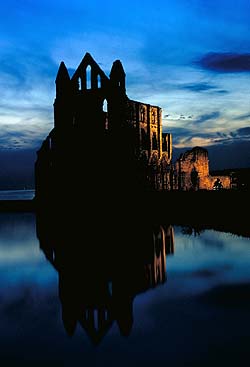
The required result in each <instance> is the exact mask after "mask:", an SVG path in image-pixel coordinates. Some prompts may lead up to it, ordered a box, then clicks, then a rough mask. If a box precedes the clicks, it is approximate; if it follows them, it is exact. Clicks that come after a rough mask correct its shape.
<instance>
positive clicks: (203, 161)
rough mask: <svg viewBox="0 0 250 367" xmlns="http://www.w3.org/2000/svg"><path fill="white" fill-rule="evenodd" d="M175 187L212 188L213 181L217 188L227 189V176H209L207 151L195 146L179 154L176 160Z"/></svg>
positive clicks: (228, 186) (228, 179)
mask: <svg viewBox="0 0 250 367" xmlns="http://www.w3.org/2000/svg"><path fill="white" fill-rule="evenodd" d="M176 175H177V180H178V183H177V188H178V189H179V190H183V191H189V190H213V189H214V185H215V182H218V183H219V185H218V187H217V188H218V189H221V188H223V189H229V188H230V187H231V180H230V177H229V176H211V175H210V174H209V160H208V152H207V150H206V149H204V148H201V147H195V148H193V149H191V150H188V151H186V152H185V153H184V154H181V156H180V157H179V159H178V160H177V162H176ZM218 180H219V181H218Z"/></svg>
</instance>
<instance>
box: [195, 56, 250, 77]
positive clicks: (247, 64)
mask: <svg viewBox="0 0 250 367" xmlns="http://www.w3.org/2000/svg"><path fill="white" fill-rule="evenodd" d="M196 64H198V65H199V66H201V67H202V68H204V69H207V70H211V71H216V72H221V73H239V72H250V53H244V54H239V53H217V52H210V53H208V54H206V55H204V56H203V57H202V58H201V59H200V60H199V61H198V62H196Z"/></svg>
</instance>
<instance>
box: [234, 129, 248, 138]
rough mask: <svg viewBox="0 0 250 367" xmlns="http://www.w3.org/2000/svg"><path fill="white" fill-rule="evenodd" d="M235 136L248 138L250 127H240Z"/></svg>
mask: <svg viewBox="0 0 250 367" xmlns="http://www.w3.org/2000/svg"><path fill="white" fill-rule="evenodd" d="M236 133H237V135H240V136H241V137H243V136H245V137H249V138H250V127H249V126H247V127H242V128H240V129H238V130H237V131H236Z"/></svg>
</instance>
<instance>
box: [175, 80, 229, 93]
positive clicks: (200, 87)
mask: <svg viewBox="0 0 250 367" xmlns="http://www.w3.org/2000/svg"><path fill="white" fill-rule="evenodd" d="M180 88H181V89H184V90H188V91H191V92H207V91H210V92H213V93H218V94H226V93H228V91H226V90H225V89H218V87H217V86H216V85H213V84H209V83H203V82H199V83H190V84H184V85H182V86H180Z"/></svg>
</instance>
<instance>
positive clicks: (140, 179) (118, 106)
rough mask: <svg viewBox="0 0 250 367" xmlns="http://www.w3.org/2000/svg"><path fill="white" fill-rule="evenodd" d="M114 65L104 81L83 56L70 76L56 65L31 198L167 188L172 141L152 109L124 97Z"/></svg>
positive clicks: (116, 64) (120, 73) (87, 56)
mask: <svg viewBox="0 0 250 367" xmlns="http://www.w3.org/2000/svg"><path fill="white" fill-rule="evenodd" d="M125 76H126V75H125V72H124V69H123V66H122V64H121V62H120V61H119V60H116V61H115V62H114V63H113V66H112V69H111V72H110V75H109V77H107V76H106V75H105V73H104V72H103V71H102V69H101V68H100V66H99V65H98V64H97V63H96V62H95V61H94V59H93V58H92V56H91V55H90V54H89V53H86V54H85V56H84V58H83V60H82V61H81V63H80V65H79V66H78V68H77V69H76V71H75V73H74V75H73V76H72V77H70V76H69V73H68V70H67V68H66V66H65V64H64V63H63V62H62V63H61V64H60V67H59V70H58V74H57V77H56V98H55V102H54V128H53V130H52V131H51V132H50V134H49V135H48V137H47V138H46V139H45V141H44V142H43V144H42V146H41V148H40V149H39V151H38V152H37V161H36V166H35V178H36V198H37V199H46V198H47V199H51V197H54V196H55V195H57V194H58V195H59V197H60V195H61V192H62V190H65V189H66V190H74V192H75V191H76V192H78V194H79V191H80V190H84V191H86V190H87V191H88V190H91V191H95V190H96V191H100V190H102V192H106V191H113V190H124V189H125V190H137V189H140V190H141V189H142V188H145V189H153V190H155V189H156V190H159V189H170V188H171V183H170V177H171V159H172V139H171V135H170V134H166V133H164V134H162V116H161V115H162V111H161V108H160V107H158V106H151V105H149V104H146V103H141V102H137V101H133V100H131V99H129V98H128V96H127V94H126V83H125Z"/></svg>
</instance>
